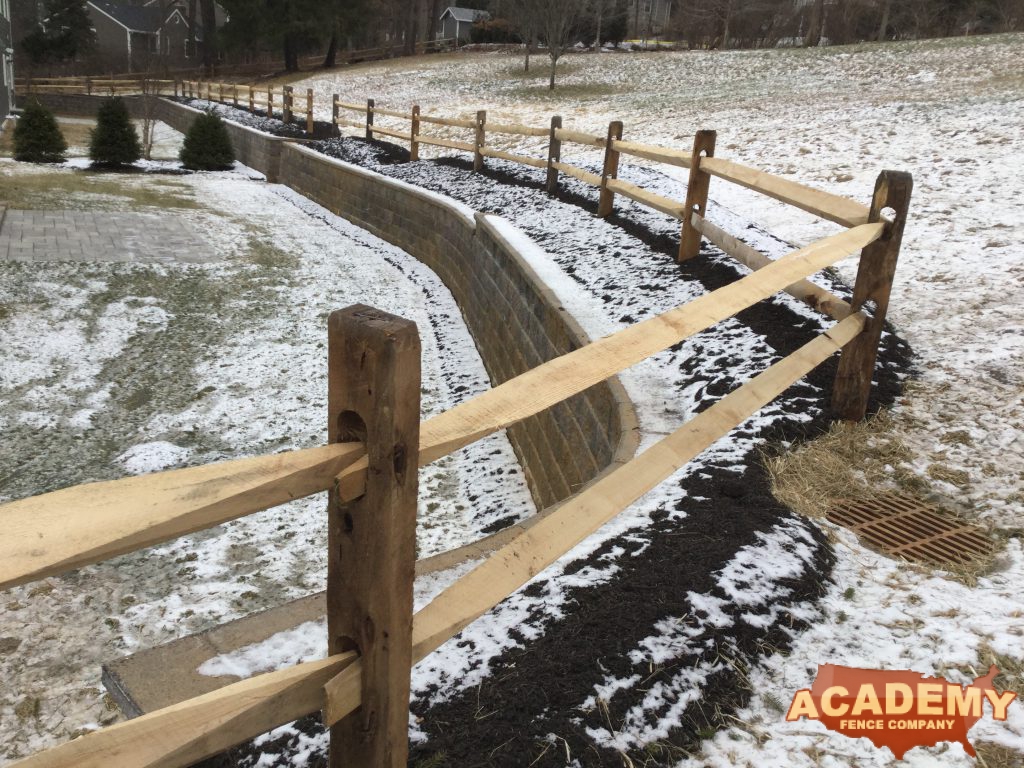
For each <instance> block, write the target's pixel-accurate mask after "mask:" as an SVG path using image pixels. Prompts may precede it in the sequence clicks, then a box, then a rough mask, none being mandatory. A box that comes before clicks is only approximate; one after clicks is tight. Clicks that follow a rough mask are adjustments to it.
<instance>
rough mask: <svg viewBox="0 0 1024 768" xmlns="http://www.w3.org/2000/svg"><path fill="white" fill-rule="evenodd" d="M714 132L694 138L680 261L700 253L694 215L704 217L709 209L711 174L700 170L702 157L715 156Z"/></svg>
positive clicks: (684, 207)
mask: <svg viewBox="0 0 1024 768" xmlns="http://www.w3.org/2000/svg"><path fill="white" fill-rule="evenodd" d="M717 137H718V134H717V133H715V132H714V131H697V135H696V136H694V137H693V153H692V154H691V155H690V178H689V181H688V182H687V183H686V204H685V205H684V206H683V229H682V232H681V233H680V235H679V258H678V259H677V260H678V261H680V262H682V261H686V260H687V259H692V258H693V257H694V256H696V255H697V254H698V253H700V232H698V231H697V229H696V227H694V226H693V214H695V213H697V214H700V215H701V216H704V213H705V212H706V211H707V209H708V190H709V189H710V187H711V174H710V173H708V172H707V171H702V170H701V169H700V159H701V158H702V157H714V156H715V139H716V138H717Z"/></svg>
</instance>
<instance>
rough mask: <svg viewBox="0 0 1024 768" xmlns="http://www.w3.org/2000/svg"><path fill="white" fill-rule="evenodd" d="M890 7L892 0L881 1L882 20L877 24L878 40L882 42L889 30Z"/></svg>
mask: <svg viewBox="0 0 1024 768" xmlns="http://www.w3.org/2000/svg"><path fill="white" fill-rule="evenodd" d="M891 8H892V0H883V2H882V21H881V22H880V23H879V25H878V42H880V43H884V42H885V40H886V37H887V36H888V35H887V33H888V31H889V11H890V10H891Z"/></svg>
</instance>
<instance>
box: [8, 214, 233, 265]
mask: <svg viewBox="0 0 1024 768" xmlns="http://www.w3.org/2000/svg"><path fill="white" fill-rule="evenodd" d="M217 258H218V256H217V254H216V253H215V252H214V250H213V248H211V246H210V244H209V243H207V242H206V241H205V240H203V239H202V238H201V237H200V236H199V235H198V234H197V233H196V231H195V228H194V226H193V225H192V223H191V222H189V221H188V220H187V219H186V218H185V217H183V216H180V215H176V214H173V213H106V212H91V211H16V210H8V211H7V214H6V216H5V217H4V218H3V226H2V228H0V260H3V259H6V260H10V261H32V262H36V261H121V262H139V263H169V262H185V263H193V264H199V263H204V262H208V261H213V260H215V259H217Z"/></svg>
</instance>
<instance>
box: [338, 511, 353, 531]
mask: <svg viewBox="0 0 1024 768" xmlns="http://www.w3.org/2000/svg"><path fill="white" fill-rule="evenodd" d="M341 523H342V527H343V528H344V529H345V533H352V530H353V529H354V528H355V524H354V523H353V521H352V513H350V512H346V513H345V514H344V515H342V517H341Z"/></svg>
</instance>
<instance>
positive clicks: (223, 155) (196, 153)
mask: <svg viewBox="0 0 1024 768" xmlns="http://www.w3.org/2000/svg"><path fill="white" fill-rule="evenodd" d="M178 159H179V160H181V164H182V165H184V166H185V167H186V168H188V169H190V170H193V171H226V170H228V169H229V168H231V167H232V166H233V165H234V162H235V150H234V148H233V147H232V146H231V137H229V136H228V129H227V128H226V127H225V126H224V121H223V120H221V119H220V115H218V114H217V113H216V112H214V111H212V110H211V111H209V112H204V113H203V114H201V115H199V116H198V117H197V118H196V119H195V120H193V121H192V126H191V127H190V128H189V129H188V133H187V134H185V143H184V144H183V145H182V147H181V152H180V153H179V155H178Z"/></svg>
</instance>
